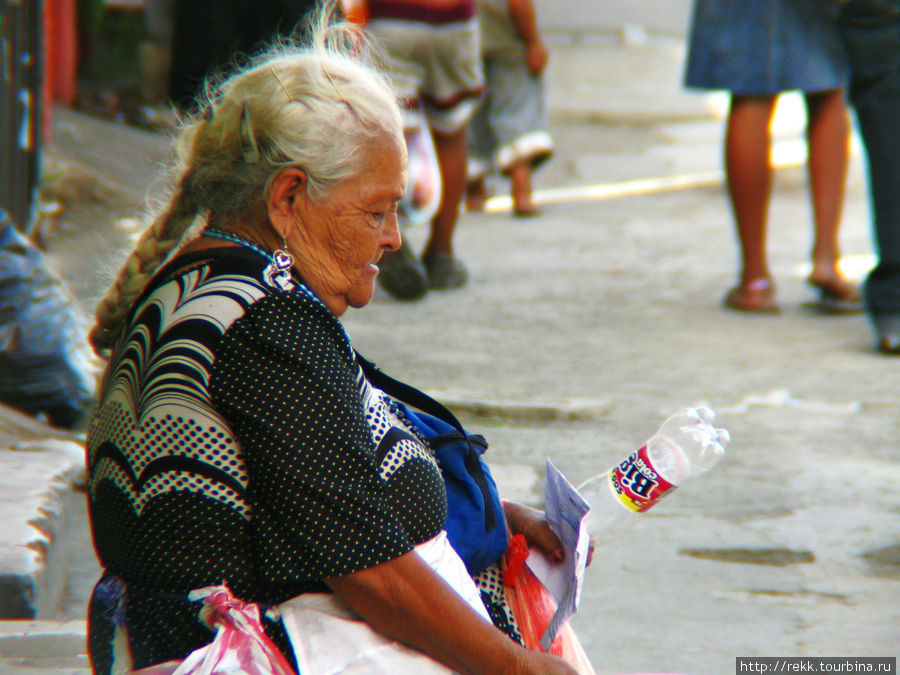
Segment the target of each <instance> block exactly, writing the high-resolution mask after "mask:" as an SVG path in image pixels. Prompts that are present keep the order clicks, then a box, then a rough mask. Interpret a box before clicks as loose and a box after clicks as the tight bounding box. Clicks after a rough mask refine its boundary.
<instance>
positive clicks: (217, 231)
mask: <svg viewBox="0 0 900 675" xmlns="http://www.w3.org/2000/svg"><path fill="white" fill-rule="evenodd" d="M316 34H317V36H318V37H314V39H313V47H311V48H309V49H305V50H302V51H301V50H297V49H285V50H281V51H277V52H273V53H270V54H269V55H267V56H266V57H264V58H262V59H260V60H258V61H257V62H256V63H255V64H253V65H251V66H249V67H248V68H246V69H245V70H243V71H242V72H240V73H238V74H236V75H233V76H232V77H231V78H229V79H228V80H227V81H225V82H224V83H222V84H221V86H220V87H218V88H217V89H216V90H214V91H212V92H211V93H210V96H209V100H208V101H206V102H205V106H202V107H201V108H200V109H201V110H203V111H204V112H202V113H201V116H200V117H198V118H197V119H195V120H192V121H188V122H187V123H186V124H185V126H184V127H183V129H182V130H181V135H180V139H179V142H178V145H177V148H178V151H179V158H180V162H181V165H180V167H179V168H178V169H177V171H178V173H177V183H176V187H175V189H174V191H173V195H172V198H171V202H170V203H169V205H168V207H167V208H166V210H165V211H164V212H163V213H161V214H160V215H159V216H158V217H156V218H155V220H154V221H153V222H152V224H151V225H150V226H149V228H148V230H147V231H146V233H145V234H144V235H143V237H142V238H141V240H140V241H139V243H138V244H137V247H136V249H135V250H134V252H133V253H131V255H130V257H129V258H128V259H127V261H126V263H125V265H124V268H123V269H122V271H121V273H120V275H119V277H118V279H117V280H116V282H115V284H114V285H113V287H112V288H111V289H110V291H109V292H108V295H107V296H106V298H105V299H104V300H103V301H102V303H101V304H100V306H99V308H98V310H97V324H96V326H95V327H94V330H93V332H92V335H91V339H92V342H93V345H94V347H95V349H96V350H97V351H98V352H99V353H102V354H108V356H109V365H108V368H107V371H106V375H105V379H104V383H103V391H102V395H101V400H100V403H99V406H98V407H97V410H96V412H95V414H94V416H93V418H92V421H91V424H90V428H89V432H88V440H87V445H88V464H89V472H90V476H89V478H90V481H89V482H90V512H91V524H92V528H93V536H94V542H95V546H96V550H97V553H98V555H99V557H100V560H101V562H102V564H103V566H104V568H105V574H104V577H103V579H101V581H100V582H99V583H98V585H97V587H96V589H95V592H94V595H93V597H92V601H91V607H90V639H89V642H90V653H91V658H92V662H93V665H94V668H95V670H96V672H103V673H106V672H110V671H111V669H112V668H114V667H115V663H114V662H115V661H116V659H117V656H116V655H121V654H122V653H126V652H127V653H130V658H131V659H132V660H133V666H134V667H135V668H143V667H147V666H150V665H152V664H157V663H160V662H164V661H167V660H171V659H180V658H184V657H185V656H186V655H187V654H188V653H189V652H191V651H192V650H194V649H196V648H198V647H201V646H202V645H204V644H207V643H209V642H210V641H211V639H212V637H213V633H212V632H211V631H210V630H209V629H208V628H207V627H206V626H205V625H204V624H203V623H201V621H199V620H198V610H199V607H198V606H197V604H196V603H191V602H189V601H188V599H187V594H188V592H189V591H191V590H192V589H197V588H200V587H204V586H209V585H215V584H221V583H222V582H223V580H224V581H225V582H226V583H227V584H228V586H229V587H230V589H231V590H232V591H233V593H234V594H235V596H237V597H238V598H240V599H242V600H245V601H249V602H254V603H259V604H261V605H263V606H269V605H277V604H279V603H283V602H285V601H287V600H289V599H291V598H294V597H296V596H302V595H303V594H308V593H333V594H334V596H333V597H338V598H340V599H341V601H342V602H344V603H346V605H348V606H349V607H350V608H352V610H354V611H355V612H356V613H358V615H360V616H361V617H362V618H363V619H364V620H365V621H366V622H367V623H368V624H369V625H370V626H371V627H372V628H373V629H374V630H375V631H377V632H379V633H381V634H384V635H386V636H389V637H391V638H393V639H396V640H399V641H401V642H402V643H405V644H406V645H409V646H411V647H413V648H415V650H418V651H420V652H424V653H425V654H427V655H428V656H430V657H431V658H432V659H433V660H434V661H437V662H439V663H441V664H444V665H445V666H447V667H448V668H450V669H453V670H457V671H462V672H498V673H499V672H516V673H520V672H521V673H557V672H572V670H571V669H570V668H569V666H568V665H567V664H566V663H565V662H563V661H562V660H560V659H558V658H556V657H553V656H550V655H548V654H543V653H539V652H535V651H529V650H527V649H525V648H523V647H521V646H519V645H518V644H517V643H516V642H515V641H514V640H512V639H510V638H509V637H508V636H507V634H504V632H501V631H500V630H498V629H497V628H496V627H495V626H494V625H492V623H491V622H490V621H489V620H488V618H487V617H488V612H487V611H485V607H484V604H482V602H481V601H480V600H481V598H480V597H479V596H480V594H479V593H478V592H477V591H475V592H474V594H473V589H474V585H473V584H469V585H468V586H467V585H466V584H462V585H451V583H448V582H446V581H444V578H443V577H441V576H439V575H438V574H437V573H436V572H435V571H434V569H432V567H431V566H429V565H428V564H427V563H426V562H425V559H424V558H423V557H422V556H420V555H419V554H418V553H417V551H416V547H417V546H418V545H420V544H422V543H423V542H430V541H433V540H435V539H436V538H437V537H439V535H440V534H441V531H442V527H443V526H444V521H445V517H446V500H445V492H444V485H443V481H442V478H441V474H440V472H439V470H438V468H437V465H436V464H435V461H434V458H433V457H432V455H431V453H430V452H429V449H428V448H427V447H426V446H425V445H424V444H423V443H422V442H420V441H419V440H417V439H416V438H415V437H414V436H413V435H412V434H409V433H404V434H400V435H399V436H398V435H397V434H389V433H387V432H388V431H389V430H390V429H392V428H395V427H402V422H401V421H400V419H398V418H397V416H396V415H394V414H393V412H392V409H391V408H390V406H389V405H388V403H387V401H386V399H385V397H383V396H382V395H380V393H379V392H378V391H377V390H375V389H374V388H373V387H372V386H370V385H369V383H368V382H367V381H366V379H365V377H363V376H362V373H361V369H360V366H359V365H358V363H357V360H356V358H355V356H354V352H353V350H352V347H351V345H350V342H349V339H348V337H347V335H346V333H345V332H344V330H343V328H342V326H341V323H340V321H339V317H340V316H341V315H342V314H343V313H344V312H345V311H346V310H347V308H348V307H362V306H363V305H365V304H366V303H368V302H369V301H370V300H371V298H372V295H373V291H374V284H375V278H376V275H377V273H378V271H377V269H378V268H377V266H376V265H377V263H378V261H379V258H380V257H381V255H382V254H383V253H384V252H385V251H394V250H396V249H397V248H398V247H399V246H400V235H399V232H398V227H397V216H396V209H397V203H398V201H399V200H400V199H401V197H402V196H403V194H404V190H405V188H406V152H405V149H404V140H403V130H402V122H401V114H400V110H399V108H398V106H397V104H396V102H395V100H394V98H393V96H392V95H391V93H390V89H389V87H388V86H387V85H386V84H385V82H384V81H383V80H382V78H381V76H380V75H379V74H378V73H377V72H374V71H373V70H371V69H370V68H368V67H366V66H364V65H362V64H361V63H360V62H359V59H358V55H359V54H360V52H361V49H360V46H361V44H362V43H361V42H360V40H361V39H362V38H361V37H360V36H359V35H357V34H356V33H355V32H352V29H351V28H350V27H349V26H344V25H331V26H328V24H327V22H326V21H324V20H323V21H321V22H320V27H319V29H318V30H317V32H316ZM326 36H327V37H328V39H327V41H326V40H325V37H326ZM342 45H343V49H342V48H341V46H342ZM362 51H364V50H362ZM346 54H351V55H357V56H348V55H346ZM195 223H196V225H197V227H198V228H201V229H199V230H198V229H192V227H191V226H192V225H194V224H195ZM189 230H190V231H192V232H195V233H196V236H192V237H191V236H186V233H187V232H188V231H189ZM398 438H400V440H399V441H398V440H397V439H398ZM386 439H393V440H392V441H391V442H396V445H391V444H390V443H388V442H386ZM506 513H507V520H508V524H509V526H510V528H511V529H512V530H513V531H519V532H524V533H525V534H526V536H528V537H529V539H530V541H531V542H532V543H533V544H534V545H537V546H540V547H541V548H542V549H544V550H545V551H546V552H548V553H554V552H555V553H556V555H557V557H558V555H559V550H558V548H557V547H558V546H559V542H558V540H556V539H555V537H554V536H553V535H552V533H550V531H549V529H548V528H547V527H546V524H545V522H544V521H543V520H542V519H541V518H540V517H539V516H538V515H536V514H535V513H534V512H530V511H528V510H527V509H525V508H524V507H515V506H508V507H507V510H506ZM467 579H468V580H469V581H470V582H471V579H469V578H468V577H467ZM497 623H498V624H499V623H502V621H499V620H498V621H497ZM117 625H118V627H119V629H117V628H116V626H117ZM123 626H124V629H125V631H122V630H120V629H121V628H122V627H123ZM265 629H266V632H267V634H268V635H269V636H270V637H271V638H272V640H273V641H274V642H275V644H276V645H277V646H278V648H279V649H280V650H281V651H282V652H283V653H284V654H285V656H286V657H287V658H288V660H289V661H290V660H291V659H292V658H293V657H294V653H293V651H292V647H291V643H290V641H289V639H288V637H287V635H286V633H285V629H284V627H283V625H282V623H281V622H280V621H278V620H277V619H267V620H266V622H265ZM123 634H126V635H127V649H123V646H122V640H121V636H122V635H123ZM294 663H295V664H296V660H295V661H294Z"/></svg>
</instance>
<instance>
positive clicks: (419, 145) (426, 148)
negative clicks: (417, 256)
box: [398, 107, 443, 225]
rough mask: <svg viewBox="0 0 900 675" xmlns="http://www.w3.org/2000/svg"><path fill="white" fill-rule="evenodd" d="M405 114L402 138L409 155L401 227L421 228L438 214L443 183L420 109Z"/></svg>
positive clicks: (428, 130) (426, 123) (432, 144)
mask: <svg viewBox="0 0 900 675" xmlns="http://www.w3.org/2000/svg"><path fill="white" fill-rule="evenodd" d="M405 114H406V117H405V119H404V127H405V128H404V131H403V136H404V138H405V139H406V150H407V153H408V155H409V160H408V163H409V167H408V169H407V175H408V177H409V180H408V186H407V188H406V194H405V195H404V196H403V199H401V200H400V205H399V207H398V208H399V212H400V216H401V222H402V223H403V224H405V225H421V224H423V223H427V222H430V221H431V219H432V218H433V217H434V214H436V213H437V210H438V207H440V204H441V193H442V190H443V187H442V186H443V183H442V181H441V171H440V167H439V166H438V161H437V154H436V151H435V149H434V139H432V137H431V130H430V129H429V128H428V122H427V121H426V119H425V113H424V112H423V111H422V108H421V107H419V108H416V109H414V110H407V111H406V113H405Z"/></svg>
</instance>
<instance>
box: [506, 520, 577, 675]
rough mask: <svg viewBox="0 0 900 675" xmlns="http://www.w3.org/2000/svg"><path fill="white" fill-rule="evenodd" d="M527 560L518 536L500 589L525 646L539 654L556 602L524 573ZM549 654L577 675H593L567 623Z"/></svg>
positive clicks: (508, 554)
mask: <svg viewBox="0 0 900 675" xmlns="http://www.w3.org/2000/svg"><path fill="white" fill-rule="evenodd" d="M527 557H528V544H527V543H526V541H525V537H523V536H522V535H521V534H517V535H515V536H514V537H511V538H510V542H509V548H508V549H507V551H506V555H505V556H504V558H503V585H504V590H505V592H506V600H507V602H508V603H509V606H510V608H511V609H512V612H513V616H514V617H515V619H516V623H517V624H518V626H519V632H520V633H521V634H522V640H523V641H524V643H525V646H526V647H528V649H534V650H537V651H543V650H542V649H541V636H542V635H543V634H544V631H545V630H547V626H548V625H549V624H550V619H552V618H553V615H554V614H555V613H556V601H555V600H554V599H553V596H552V595H550V592H549V591H548V590H547V589H546V588H544V585H543V584H542V583H541V582H540V581H538V579H537V577H535V576H534V574H532V572H531V570H530V569H528V566H527V565H526V564H525V559H526V558H527ZM550 653H551V654H554V655H556V656H561V657H562V658H564V659H565V660H566V661H568V662H569V665H571V666H572V667H573V668H575V670H577V671H578V672H579V673H581V675H594V668H593V666H591V662H590V661H589V660H588V657H587V654H585V652H584V649H583V648H582V646H581V643H580V642H579V641H578V638H577V637H576V636H575V631H573V630H572V627H571V626H569V624H568V623H566V624H564V625H563V626H562V628H560V629H559V632H558V633H557V635H556V637H555V638H554V639H553V643H552V644H551V645H550Z"/></svg>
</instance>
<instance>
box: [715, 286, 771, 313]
mask: <svg viewBox="0 0 900 675" xmlns="http://www.w3.org/2000/svg"><path fill="white" fill-rule="evenodd" d="M722 304H724V305H725V307H727V308H728V309H734V310H737V311H739V312H750V313H754V314H779V313H780V312H781V308H780V307H779V306H778V305H777V304H775V284H774V283H773V282H772V281H771V279H754V280H753V281H751V282H750V283H749V284H738V285H737V286H735V287H734V288H732V289H731V290H730V291H728V293H727V294H726V295H725V299H724V300H723V303H722Z"/></svg>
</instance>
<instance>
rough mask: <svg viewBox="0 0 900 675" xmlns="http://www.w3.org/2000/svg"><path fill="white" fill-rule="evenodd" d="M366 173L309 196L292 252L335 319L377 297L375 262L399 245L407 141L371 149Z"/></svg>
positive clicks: (300, 208) (300, 207)
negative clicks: (315, 197) (317, 196)
mask: <svg viewBox="0 0 900 675" xmlns="http://www.w3.org/2000/svg"><path fill="white" fill-rule="evenodd" d="M366 152H367V153H368V154H367V156H366V158H365V161H364V162H363V169H362V171H361V172H360V173H359V174H358V175H357V176H355V177H353V178H351V179H349V180H346V181H344V182H342V183H339V184H338V185H337V186H335V187H334V188H332V190H331V191H330V192H329V193H328V194H327V196H325V197H324V198H322V199H320V200H318V201H313V200H312V199H310V198H309V197H308V196H306V195H305V193H304V195H303V196H302V197H301V198H300V199H299V200H298V204H297V206H296V208H295V210H294V213H295V215H296V217H297V226H296V227H295V228H293V230H292V232H291V235H290V236H289V238H288V248H289V249H290V250H291V252H292V253H293V254H294V255H295V257H296V258H297V263H296V267H297V268H298V271H299V272H300V273H301V275H302V276H303V278H304V279H305V280H306V282H307V284H308V285H309V286H310V287H311V289H312V290H313V291H314V292H315V293H316V295H317V296H318V297H319V298H320V299H321V300H322V301H323V302H324V303H325V305H326V306H327V307H328V308H329V309H330V310H331V311H332V313H334V314H335V315H336V316H340V315H341V314H343V313H344V311H346V309H347V307H348V306H349V307H362V306H363V305H365V304H367V303H368V302H369V301H370V300H371V299H372V295H373V294H374V293H375V277H376V276H377V275H378V267H377V266H376V263H378V261H379V260H380V259H381V256H382V254H383V253H384V251H385V250H389V251H395V250H397V249H398V248H399V247H400V230H399V228H398V224H397V204H398V203H399V201H400V199H401V197H403V193H404V192H405V190H406V146H405V145H404V143H403V138H402V137H399V138H395V137H393V136H384V137H382V139H381V140H380V141H378V142H375V143H372V144H370V145H369V146H367V148H366Z"/></svg>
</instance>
